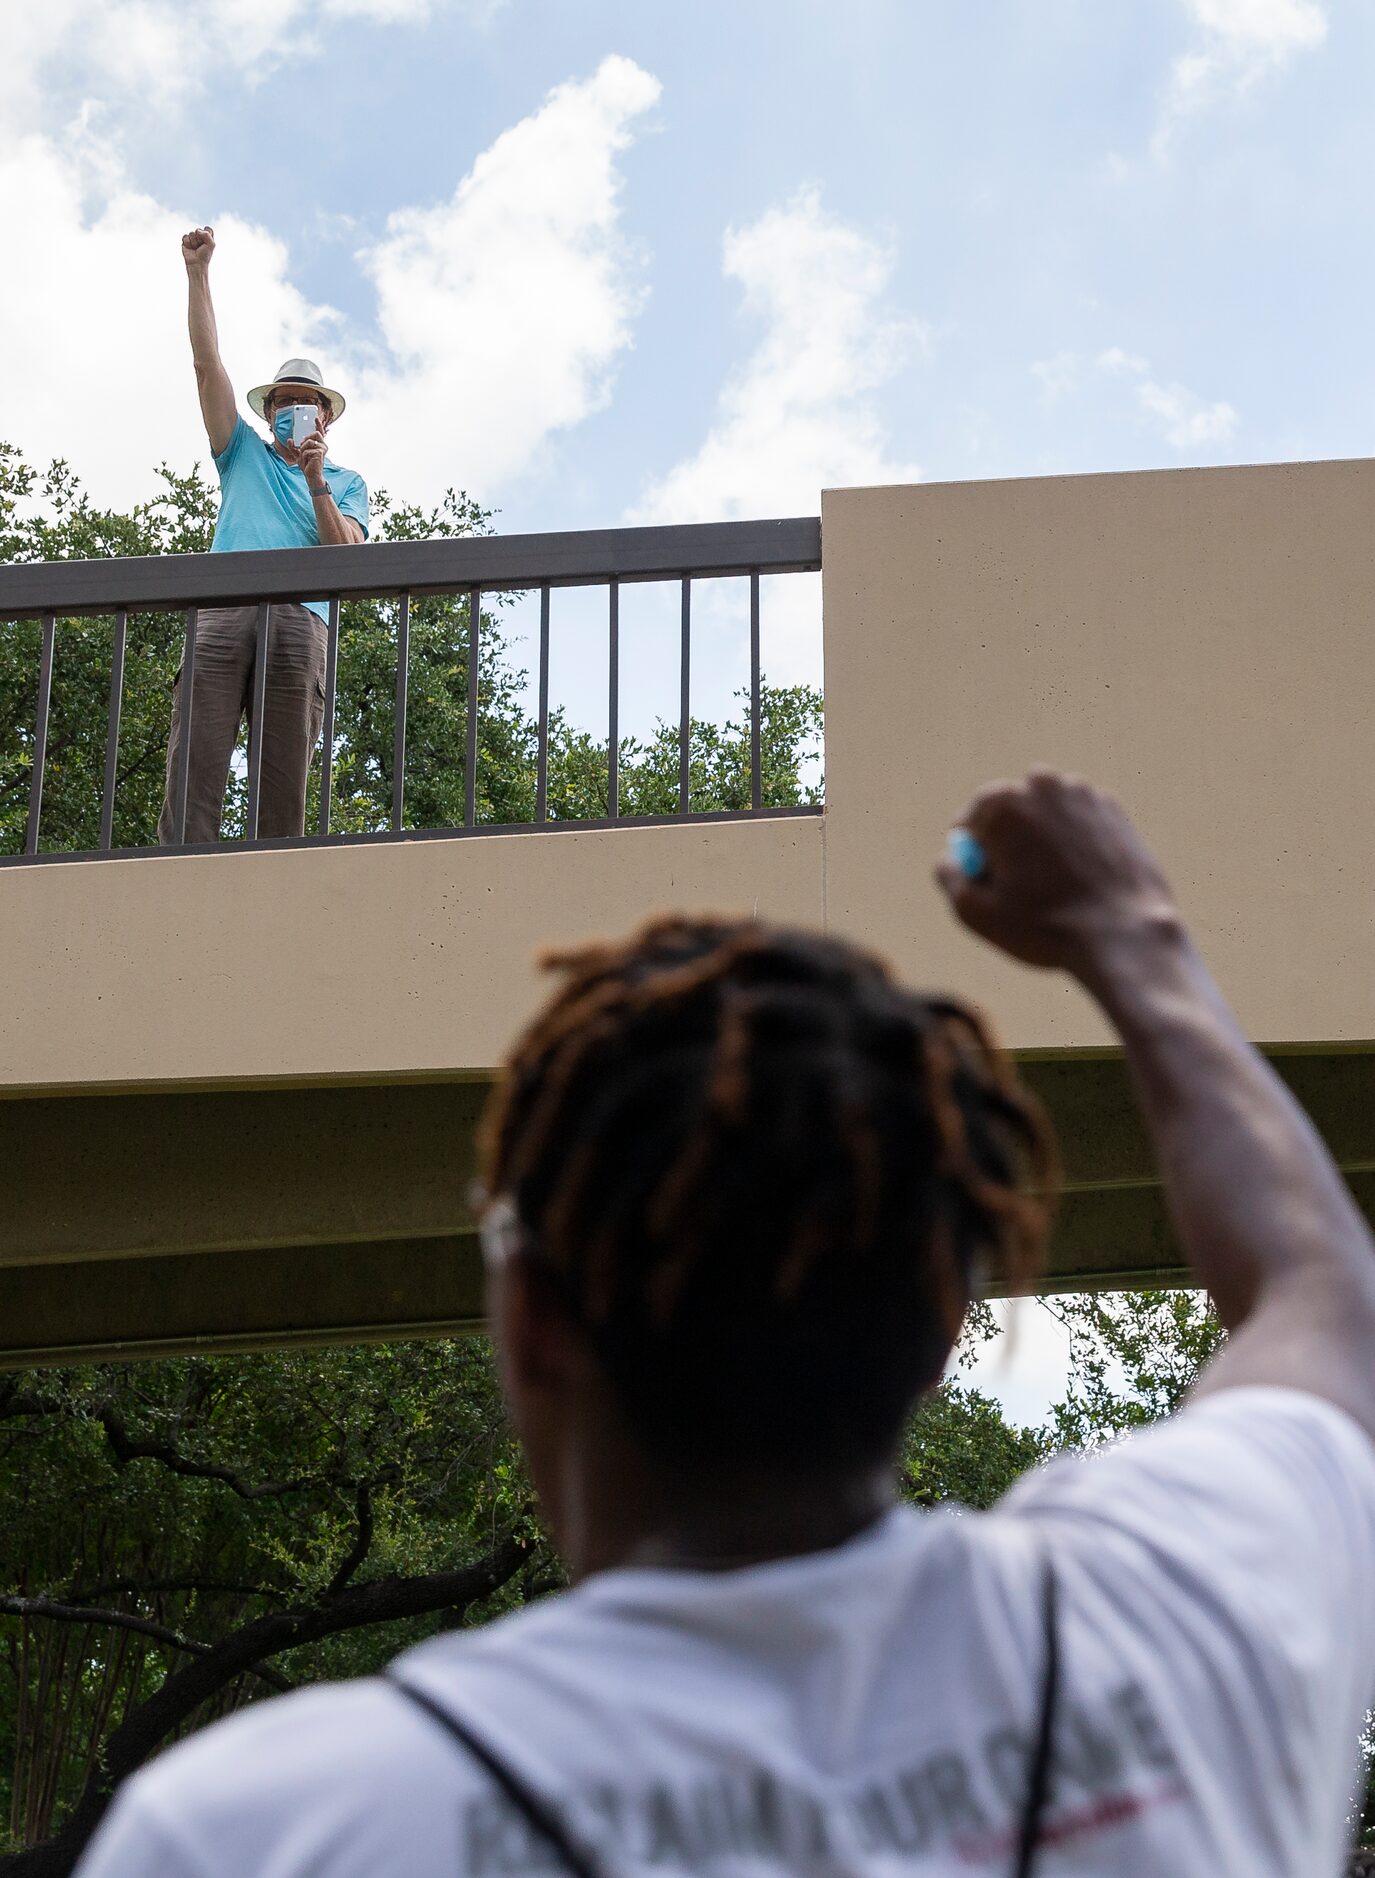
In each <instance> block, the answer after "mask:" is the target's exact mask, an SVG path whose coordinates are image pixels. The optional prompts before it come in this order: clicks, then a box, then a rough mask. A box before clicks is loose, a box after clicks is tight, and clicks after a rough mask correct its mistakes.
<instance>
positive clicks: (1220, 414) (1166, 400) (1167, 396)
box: [1136, 379, 1237, 450]
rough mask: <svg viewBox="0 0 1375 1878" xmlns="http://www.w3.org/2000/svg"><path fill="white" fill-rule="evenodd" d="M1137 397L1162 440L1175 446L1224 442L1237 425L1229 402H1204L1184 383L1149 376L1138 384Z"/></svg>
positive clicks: (1193, 446) (1189, 447) (1194, 446)
mask: <svg viewBox="0 0 1375 1878" xmlns="http://www.w3.org/2000/svg"><path fill="white" fill-rule="evenodd" d="M1136 398H1137V403H1138V404H1139V405H1140V406H1141V409H1142V410H1143V411H1145V412H1146V413H1147V414H1148V415H1149V416H1151V417H1154V418H1157V419H1158V420H1159V423H1160V428H1161V431H1162V432H1163V433H1164V437H1165V441H1166V442H1167V443H1170V444H1173V445H1174V447H1175V449H1176V450H1192V449H1195V448H1196V447H1197V446H1198V445H1200V444H1205V443H1226V442H1227V440H1228V438H1230V437H1231V436H1232V434H1233V432H1234V431H1235V430H1236V427H1237V414H1236V412H1235V411H1234V410H1233V409H1232V407H1231V405H1230V404H1224V403H1222V402H1221V401H1219V402H1218V403H1216V404H1205V403H1204V402H1203V400H1202V399H1201V398H1199V397H1196V396H1195V395H1194V393H1193V392H1192V391H1189V390H1188V389H1187V388H1186V387H1185V386H1183V385H1157V384H1153V383H1152V382H1151V381H1150V380H1149V379H1148V380H1147V381H1146V382H1145V383H1144V384H1141V385H1138V386H1137V388H1136Z"/></svg>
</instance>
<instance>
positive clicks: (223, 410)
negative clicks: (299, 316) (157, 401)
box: [181, 228, 238, 456]
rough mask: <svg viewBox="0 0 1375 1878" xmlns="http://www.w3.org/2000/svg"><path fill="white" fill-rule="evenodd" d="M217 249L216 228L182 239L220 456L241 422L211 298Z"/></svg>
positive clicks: (207, 415) (210, 431) (201, 386)
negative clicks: (211, 275) (225, 366)
mask: <svg viewBox="0 0 1375 1878" xmlns="http://www.w3.org/2000/svg"><path fill="white" fill-rule="evenodd" d="M214 252H215V231H214V229H213V228H193V229H192V230H191V232H190V234H188V235H183V236H182V240H181V254H182V259H183V260H184V261H185V263H186V288H187V325H188V327H189V328H190V332H191V358H192V360H193V362H194V364H195V367H196V389H197V391H198V392H199V393H200V401H201V416H202V417H203V418H204V419H205V434H206V436H207V437H208V438H209V439H210V448H211V450H213V452H214V453H215V455H216V456H219V455H220V453H221V451H223V450H226V449H228V447H229V440H230V438H231V437H232V436H233V435H234V426H235V424H236V423H237V422H238V411H237V409H236V407H235V404H234V387H233V385H232V384H231V383H230V382H229V374H228V372H226V371H225V369H224V364H223V361H222V360H221V358H220V336H219V332H218V330H217V328H216V326H215V308H214V303H213V302H212V300H211V298H210V257H211V256H212V255H213V254H214Z"/></svg>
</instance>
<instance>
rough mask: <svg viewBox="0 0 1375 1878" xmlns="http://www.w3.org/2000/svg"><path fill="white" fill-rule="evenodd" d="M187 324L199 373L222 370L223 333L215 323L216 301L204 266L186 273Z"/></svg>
mask: <svg viewBox="0 0 1375 1878" xmlns="http://www.w3.org/2000/svg"><path fill="white" fill-rule="evenodd" d="M186 324H187V328H188V330H189V332H190V335H191V357H192V359H193V360H194V362H195V367H196V376H197V377H198V378H199V377H200V376H201V375H202V374H203V373H205V374H208V373H211V372H216V371H219V372H222V371H223V370H224V366H223V364H222V363H221V360H220V335H219V329H218V327H217V326H216V324H215V303H214V301H213V300H212V299H211V297H210V276H209V273H208V272H207V270H206V269H205V268H203V267H197V268H195V269H192V270H190V271H188V273H187V276H186Z"/></svg>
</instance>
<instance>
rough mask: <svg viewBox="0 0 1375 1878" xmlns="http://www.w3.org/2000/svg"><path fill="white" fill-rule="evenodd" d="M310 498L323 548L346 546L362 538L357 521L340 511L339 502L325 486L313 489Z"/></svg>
mask: <svg viewBox="0 0 1375 1878" xmlns="http://www.w3.org/2000/svg"><path fill="white" fill-rule="evenodd" d="M310 499H311V501H312V503H313V504H314V505H315V527H316V530H317V532H318V534H319V537H320V546H321V547H322V548H346V547H351V546H353V545H354V544H355V543H356V542H358V541H360V540H361V539H362V530H361V529H360V528H359V526H358V524H357V522H353V521H350V520H349V518H348V516H347V515H344V514H342V513H341V512H340V509H339V506H338V504H337V503H336V502H335V500H334V498H333V496H332V495H331V494H330V493H329V490H328V488H327V487H325V486H323V485H322V486H321V487H320V488H318V489H312V490H311V492H310Z"/></svg>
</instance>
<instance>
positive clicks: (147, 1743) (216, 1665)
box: [0, 1533, 526, 1873]
mask: <svg viewBox="0 0 1375 1878" xmlns="http://www.w3.org/2000/svg"><path fill="white" fill-rule="evenodd" d="M525 1559H526V1547H525V1541H524V1540H523V1539H521V1538H519V1537H517V1535H516V1534H514V1533H508V1534H507V1535H506V1537H505V1538H503V1539H501V1540H499V1541H498V1542H497V1544H496V1545H494V1546H493V1547H492V1549H491V1551H490V1552H487V1553H485V1554H484V1555H483V1556H482V1557H481V1558H479V1559H475V1560H474V1561H473V1563H472V1564H470V1565H464V1566H461V1567H460V1568H459V1569H458V1570H456V1571H443V1572H426V1573H423V1574H421V1575H419V1576H417V1577H413V1578H403V1577H386V1578H373V1579H369V1580H368V1581H367V1582H366V1583H364V1584H361V1585H347V1586H345V1588H344V1589H343V1590H342V1591H340V1592H339V1594H338V1595H337V1596H336V1597H334V1598H333V1599H332V1600H330V1601H329V1602H328V1603H320V1604H315V1605H311V1606H308V1607H307V1608H305V1609H301V1610H291V1611H275V1612H272V1613H270V1614H268V1615H267V1616H264V1617H255V1618H253V1619H251V1620H250V1621H249V1622H248V1623H246V1624H242V1625H241V1626H240V1627H239V1629H238V1630H236V1631H233V1632H231V1634H230V1635H229V1636H227V1637H225V1638H224V1639H223V1640H222V1641H221V1642H219V1643H217V1644H212V1645H211V1646H210V1647H209V1648H208V1649H207V1650H206V1651H205V1653H204V1654H203V1655H199V1656H197V1657H196V1660H195V1661H194V1662H191V1663H188V1664H187V1666H186V1667H185V1669H179V1670H177V1671H176V1672H175V1674H173V1675H170V1676H169V1677H168V1678H167V1680H166V1681H165V1682H164V1683H163V1684H162V1687H161V1688H160V1689H158V1690H157V1691H156V1692H155V1693H154V1694H153V1695H151V1696H149V1697H148V1699H147V1701H145V1702H140V1703H139V1704H138V1706H137V1708H135V1709H133V1710H132V1711H131V1712H130V1713H129V1714H127V1715H126V1716H125V1718H124V1720H123V1721H122V1722H121V1723H120V1725H119V1727H118V1728H116V1729H115V1730H114V1732H113V1733H112V1734H111V1735H110V1737H109V1739H108V1740H107V1741H106V1742H105V1743H104V1746H103V1747H102V1749H101V1753H100V1762H99V1765H98V1766H97V1767H96V1769H95V1771H94V1772H93V1773H92V1775H91V1778H90V1780H88V1782H87V1783H86V1789H85V1791H84V1792H83V1794H82V1796H81V1798H80V1800H79V1801H78V1802H77V1805H76V1807H75V1809H74V1811H73V1813H72V1816H71V1819H70V1820H69V1821H68V1823H67V1825H66V1826H65V1827H64V1828H63V1830H62V1832H61V1833H59V1834H58V1835H57V1838H56V1839H54V1840H49V1841H48V1847H47V1848H45V1851H46V1850H47V1849H54V1850H56V1849H59V1848H60V1849H62V1850H64V1851H66V1850H67V1849H68V1848H69V1849H70V1854H71V1856H72V1857H75V1854H76V1852H77V1851H79V1849H80V1848H81V1846H83V1845H84V1844H85V1842H86V1840H87V1839H88V1838H89V1837H90V1835H91V1834H92V1833H93V1832H94V1831H95V1828H96V1826H97V1825H98V1823H99V1821H100V1817H101V1815H102V1814H103V1813H104V1811H105V1808H106V1807H107V1806H108V1805H109V1803H110V1797H111V1795H112V1794H113V1793H114V1790H115V1788H116V1787H118V1785H119V1783H120V1782H121V1781H122V1780H125V1779H127V1778H128V1776H129V1775H130V1774H132V1773H133V1772H134V1770H135V1769H136V1768H138V1767H140V1766H141V1765H142V1764H143V1762H144V1761H146V1760H147V1758H148V1756H149V1755H150V1754H151V1753H152V1752H153V1750H154V1749H155V1748H156V1747H158V1746H159V1744H160V1743H161V1742H162V1741H164V1740H165V1739H166V1738H167V1736H168V1735H169V1734H171V1733H172V1731H173V1730H174V1729H176V1728H178V1727H180V1726H181V1724H182V1723H183V1722H185V1721H187V1720H188V1719H189V1718H190V1717H191V1716H192V1715H193V1714H194V1713H195V1712H196V1710H197V1709H198V1708H199V1707H200V1706H201V1704H202V1703H203V1702H206V1701H208V1700H209V1699H210V1697H211V1696H213V1695H216V1694H218V1693H219V1691H220V1690H221V1689H223V1688H224V1687H225V1685H226V1684H227V1683H231V1682H233V1680H234V1678H235V1677H236V1676H241V1675H243V1674H244V1672H245V1671H246V1670H251V1669H254V1668H255V1667H256V1665H258V1664H259V1663H261V1662H263V1661H264V1659H265V1658H267V1657H271V1656H277V1655H280V1653H281V1652H282V1651H283V1650H292V1649H297V1648H299V1647H300V1645H302V1644H305V1643H316V1642H318V1641H319V1640H320V1639H321V1638H323V1637H331V1636H337V1635H339V1633H340V1632H342V1631H347V1630H359V1629H362V1628H363V1627H364V1626H366V1625H368V1624H382V1623H394V1622H396V1621H397V1620H398V1619H400V1618H406V1617H423V1616H426V1615H428V1614H429V1613H431V1612H434V1611H445V1610H452V1609H466V1608H470V1607H471V1606H472V1605H474V1604H477V1603H480V1602H481V1600H482V1599H483V1598H486V1597H490V1596H491V1594H492V1593H493V1592H494V1591H497V1590H499V1589H500V1588H501V1586H502V1585H504V1584H505V1583H506V1582H507V1581H508V1580H509V1579H511V1578H513V1577H514V1576H515V1575H516V1573H517V1572H518V1571H519V1570H520V1569H521V1567H522V1565H523V1564H524V1563H525ZM35 1849H37V1848H35ZM27 1856H28V1855H27V1854H21V1858H22V1857H27ZM20 1869H21V1868H20V1866H19V1865H13V1866H11V1865H10V1864H9V1862H8V1861H6V1862H4V1863H3V1864H0V1870H5V1871H10V1870H13V1871H14V1872H16V1873H17V1872H18V1871H19V1870H20ZM23 1869H24V1870H25V1872H27V1871H28V1870H29V1867H28V1866H25V1867H23ZM39 1869H40V1864H39V1862H38V1861H34V1863H33V1870H34V1871H35V1872H37V1871H38V1870H39ZM42 1869H44V1870H47V1869H52V1870H57V1869H59V1868H58V1867H56V1866H48V1865H46V1864H45V1865H43V1866H42Z"/></svg>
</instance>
